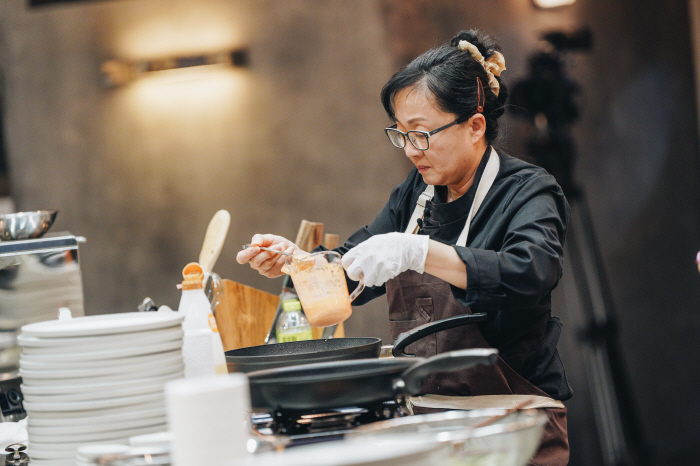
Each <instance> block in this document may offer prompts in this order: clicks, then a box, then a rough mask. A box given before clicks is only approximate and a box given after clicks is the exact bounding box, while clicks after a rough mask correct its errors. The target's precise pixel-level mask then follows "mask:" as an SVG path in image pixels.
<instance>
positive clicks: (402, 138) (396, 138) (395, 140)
mask: <svg viewBox="0 0 700 466" xmlns="http://www.w3.org/2000/svg"><path fill="white" fill-rule="evenodd" d="M469 118H471V115H469V116H466V117H462V118H457V119H456V120H455V121H453V122H452V123H449V124H447V125H445V126H441V127H439V128H438V129H434V130H432V131H430V132H428V131H418V130H411V131H407V132H405V133H404V132H403V131H399V130H398V129H396V125H394V126H392V127H391V128H384V132H385V133H386V135H387V137H388V138H389V141H391V143H392V144H393V145H394V146H396V147H398V148H399V149H403V148H404V147H406V138H408V140H409V141H411V144H412V145H413V147H415V148H416V149H418V150H428V149H430V136H433V135H435V134H437V133H439V132H440V131H442V130H445V129H447V128H449V127H450V126H454V125H458V124H460V123H464V122H465V121H467V120H468V119H469Z"/></svg>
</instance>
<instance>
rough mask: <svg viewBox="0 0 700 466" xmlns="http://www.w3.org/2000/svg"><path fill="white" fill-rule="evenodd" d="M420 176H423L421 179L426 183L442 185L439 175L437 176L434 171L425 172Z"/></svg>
mask: <svg viewBox="0 0 700 466" xmlns="http://www.w3.org/2000/svg"><path fill="white" fill-rule="evenodd" d="M421 176H422V177H423V181H424V182H425V183H426V184H429V185H433V186H442V185H443V183H442V180H441V179H440V177H438V176H437V175H436V174H434V173H426V174H425V175H424V174H421Z"/></svg>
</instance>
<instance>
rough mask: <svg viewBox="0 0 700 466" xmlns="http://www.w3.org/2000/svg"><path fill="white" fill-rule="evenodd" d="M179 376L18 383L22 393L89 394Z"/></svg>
mask: <svg viewBox="0 0 700 466" xmlns="http://www.w3.org/2000/svg"><path fill="white" fill-rule="evenodd" d="M178 378H180V376H179V375H177V374H173V375H164V376H160V377H146V378H143V379H126V380H121V381H119V382H106V383H92V384H89V383H88V384H73V383H71V384H70V385H66V384H63V385H58V384H51V385H26V384H22V385H20V389H21V390H22V395H25V396H26V395H36V396H42V395H74V394H81V395H90V394H92V393H100V392H102V391H108V390H114V391H116V390H126V389H129V390H132V389H137V388H139V387H148V386H152V385H156V384H160V385H161V386H163V385H165V383H167V382H170V381H171V380H176V379H178Z"/></svg>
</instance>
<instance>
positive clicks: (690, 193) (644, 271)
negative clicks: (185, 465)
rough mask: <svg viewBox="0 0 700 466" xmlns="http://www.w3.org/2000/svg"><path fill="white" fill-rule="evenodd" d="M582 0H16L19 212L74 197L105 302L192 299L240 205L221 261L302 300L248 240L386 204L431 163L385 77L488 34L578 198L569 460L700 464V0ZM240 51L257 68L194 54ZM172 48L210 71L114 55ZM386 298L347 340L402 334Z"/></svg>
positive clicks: (167, 53)
mask: <svg viewBox="0 0 700 466" xmlns="http://www.w3.org/2000/svg"><path fill="white" fill-rule="evenodd" d="M542 2H543V3H544V0H542ZM563 3H568V4H567V5H563V6H557V7H555V8H544V6H545V5H541V4H540V5H538V4H535V3H534V2H533V1H532V0H490V1H486V0H442V1H440V2H435V1H428V0H353V1H340V0H329V1H325V2H319V1H316V0H102V1H99V0H93V1H89V0H82V1H80V0H73V1H49V0H33V1H30V0H2V1H1V2H0V119H1V120H2V126H1V131H0V197H1V200H0V210H2V211H4V212H11V211H28V210H37V209H59V210H60V213H59V215H58V217H57V220H56V224H55V225H54V226H53V227H52V231H70V232H72V233H73V234H76V235H81V236H84V237H85V238H87V243H85V244H83V245H81V259H80V260H81V269H82V282H83V288H84V300H85V312H86V314H99V313H112V312H124V311H133V310H135V309H136V306H137V305H138V304H139V303H140V302H141V301H143V298H145V297H146V296H150V297H151V298H153V299H154V300H155V301H156V302H157V303H158V304H167V305H170V306H171V307H173V308H175V307H176V306H177V303H178V300H179V296H180V292H179V291H178V290H177V289H176V288H175V285H176V283H178V282H179V281H180V280H181V271H182V268H183V266H184V265H185V264H186V263H188V262H190V261H194V260H197V257H198V254H199V250H200V248H201V244H202V241H203V238H204V234H205V231H206V227H207V224H208V222H209V220H210V219H211V217H212V215H213V214H214V213H215V212H216V211H217V210H219V209H226V210H228V211H229V212H230V213H231V215H232V222H231V227H230V230H229V234H228V239H227V243H226V245H225V246H224V250H223V252H222V255H221V257H220V259H219V261H218V263H217V265H216V268H215V271H217V272H218V273H219V274H220V275H221V276H222V277H224V278H229V279H232V280H235V281H237V282H240V283H244V284H246V285H250V286H253V287H255V288H258V289H261V290H265V291H269V292H271V293H274V294H278V293H279V291H280V288H281V281H280V280H279V279H278V280H268V279H266V278H264V277H261V276H259V275H258V274H257V273H256V272H254V271H252V270H250V269H249V268H248V267H243V266H240V265H238V264H237V263H236V262H235V254H236V252H237V251H238V250H239V249H240V247H241V245H242V244H243V243H247V242H249V241H250V238H251V236H252V235H253V234H254V233H275V234H279V235H282V236H285V237H288V238H291V239H294V237H295V235H296V232H297V229H298V227H299V223H300V221H301V220H302V219H307V220H310V221H315V222H323V223H324V226H325V231H326V232H331V233H337V234H339V235H340V239H341V241H343V240H345V239H346V238H347V237H348V236H349V235H350V234H351V233H352V232H354V231H355V230H356V229H358V228H360V227H361V226H363V225H365V224H367V223H369V222H371V221H372V219H373V218H374V216H375V215H376V213H377V212H378V211H379V210H380V209H381V207H382V206H383V205H384V203H385V202H386V200H387V199H388V196H389V193H390V191H391V189H392V188H393V187H394V186H395V185H396V184H398V183H399V182H401V181H402V180H403V179H404V177H405V176H406V174H407V173H408V171H409V170H410V168H411V166H412V165H411V164H410V162H409V161H408V160H407V159H406V157H405V156H404V155H403V152H402V151H399V150H396V149H394V148H393V147H392V146H391V145H390V144H389V142H388V141H387V140H386V137H385V135H384V134H383V132H382V129H383V128H384V127H385V126H386V125H387V123H388V121H387V118H386V116H385V114H384V111H383V109H382V107H381V104H380V102H379V91H380V89H381V87H382V85H383V84H384V82H385V81H386V80H387V79H388V78H389V77H390V76H391V75H392V74H393V73H394V72H395V71H396V70H397V69H398V68H399V67H400V66H402V65H404V64H406V63H407V62H409V61H410V60H411V59H412V58H414V57H415V56H417V55H419V54H420V53H422V52H423V51H425V50H427V49H429V48H431V47H433V46H436V45H440V44H442V43H444V42H446V41H448V40H449V39H450V38H451V37H452V36H453V35H454V34H455V33H456V32H457V31H459V30H461V29H469V28H479V29H481V30H483V31H485V32H487V33H489V34H492V35H494V36H495V37H497V38H498V39H499V41H500V43H501V46H502V48H503V53H504V55H505V58H506V66H507V71H506V72H505V73H504V74H503V79H504V80H505V82H506V83H507V85H508V86H509V88H510V90H511V93H512V95H513V97H516V96H517V100H514V103H515V104H518V105H517V107H515V106H514V107H513V108H512V109H510V110H512V111H508V112H507V113H506V115H505V116H504V120H503V122H502V130H503V135H502V136H503V137H502V139H501V141H500V142H499V147H500V148H502V149H504V150H505V151H506V152H508V153H510V154H511V155H514V156H518V157H522V158H524V159H526V160H529V161H532V162H535V163H540V164H542V165H546V166H547V168H548V169H550V170H552V171H553V172H557V173H555V174H557V175H558V177H561V179H560V183H562V184H566V185H567V186H566V187H565V189H567V195H568V196H569V200H570V202H571V203H572V207H573V208H574V216H573V217H572V230H571V232H570V235H573V239H572V238H569V240H570V243H569V244H568V245H567V246H568V249H567V251H568V255H567V258H566V260H567V266H566V269H565V272H564V278H563V280H562V282H561V284H560V286H559V287H558V288H557V290H556V291H555V296H554V305H553V309H554V313H555V314H556V315H558V316H560V317H561V318H562V320H563V321H564V325H565V327H564V336H563V340H562V342H561V344H560V351H561V353H562V359H563V360H564V364H565V366H566V367H567V371H568V375H569V382H570V384H571V385H572V387H573V388H574V391H575V395H574V398H573V399H571V400H570V401H569V402H567V406H568V408H569V435H570V440H571V450H572V456H571V464H572V465H603V464H604V465H613V464H653V465H695V464H698V463H700V459H699V458H700V422H698V415H699V414H700V400H699V398H698V386H700V372H699V371H698V367H700V338H698V336H699V335H700V275H698V269H697V268H696V265H695V261H694V259H695V254H696V252H697V251H698V249H700V154H699V152H698V134H699V126H698V118H697V110H698V103H699V102H700V99H699V98H698V93H697V92H696V88H697V87H698V86H697V84H698V83H699V82H700V80H699V78H698V76H700V68H698V67H699V66H700V0H690V1H684V0H673V1H667V2H663V3H660V2H655V1H654V2H652V1H650V0H639V1H636V2H630V1H626V0H578V1H572V0H569V1H565V2H563ZM547 33H555V34H554V35H551V34H550V35H549V36H548V40H543V37H544V36H545V35H546V34H547ZM232 51H236V52H237V54H234V55H227V57H229V56H233V57H234V59H232V60H228V59H227V60H226V61H227V63H228V61H233V64H234V65H243V66H231V65H228V64H226V65H218V66H189V65H198V64H202V63H203V62H205V61H206V57H212V56H219V55H216V54H220V53H221V52H225V53H226V54H229V53H230V52H232ZM173 57H176V58H177V57H179V60H180V61H179V62H178V63H180V64H181V65H182V66H186V65H187V67H186V68H183V69H174V70H168V71H160V72H143V73H138V75H137V76H129V75H128V73H126V75H125V74H124V72H121V74H120V72H119V69H117V72H113V73H112V74H109V75H107V74H105V73H104V69H105V67H104V66H103V65H104V64H105V62H108V61H110V60H116V61H117V63H141V64H143V63H146V64H147V66H150V68H151V69H158V68H159V66H160V65H162V64H163V60H165V59H167V58H173ZM111 63H112V64H114V63H115V62H114V61H112V62H111ZM159 64H160V65H159ZM144 66H146V65H144ZM160 67H163V66H160ZM166 67H167V66H166ZM122 71H123V70H122ZM119 78H124V79H123V80H122V81H120V79H119ZM117 81H119V82H117ZM528 83H529V84H530V85H531V86H530V87H528ZM533 85H534V88H533V87H532V86H533ZM538 86H540V87H538ZM542 86H544V87H542ZM516 88H518V89H519V90H518V92H517V93H516V92H514V90H515V89H516ZM540 88H541V89H545V95H549V94H547V90H548V89H554V90H558V92H560V93H559V94H557V98H556V99H554V100H553V101H548V100H547V98H546V97H543V96H542V94H537V93H536V92H535V91H534V90H533V89H540ZM557 141H558V142H559V144H558V145H557V144H554V142H557ZM537 147H539V148H540V149H542V150H543V151H542V152H537V151H534V150H533V148H537ZM545 149H550V150H548V151H547V150H545ZM538 153H547V154H548V155H549V157H548V158H543V159H538V158H537V154H538ZM587 214H588V215H587ZM589 220H590V222H589ZM572 232H573V233H572ZM591 240H592V241H593V243H592V242H591ZM587 241H588V242H587ZM587 245H588V246H587ZM572 248H574V249H573V250H572ZM596 290H597V291H596ZM587 292H588V293H589V295H590V296H588V295H586V293H587ZM596 300H597V301H601V302H603V305H602V309H604V312H603V313H602V314H601V311H600V308H601V307H600V306H599V307H598V308H596V309H598V311H597V312H598V314H597V315H596V314H595V313H594V314H591V309H592V308H593V307H595V305H594V304H595V302H596ZM376 301H377V302H373V303H370V304H368V305H366V306H363V307H358V308H356V309H355V312H354V314H353V316H352V317H351V318H350V320H349V321H347V322H346V333H347V334H348V335H350V336H379V337H383V338H384V339H385V341H387V342H388V340H389V332H388V328H387V324H386V303H385V301H383V300H376ZM379 301H381V302H379ZM591 303H593V305H591ZM606 387H607V388H606Z"/></svg>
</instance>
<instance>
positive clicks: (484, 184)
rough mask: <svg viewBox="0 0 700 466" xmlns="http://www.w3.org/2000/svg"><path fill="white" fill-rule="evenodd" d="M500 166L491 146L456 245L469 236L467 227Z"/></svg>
mask: <svg viewBox="0 0 700 466" xmlns="http://www.w3.org/2000/svg"><path fill="white" fill-rule="evenodd" d="M500 168H501V161H500V159H499V158H498V154H497V153H496V151H495V150H494V148H493V147H492V148H491V153H490V154H489V161H488V162H486V168H484V173H483V175H481V180H479V186H477V187H476V194H474V202H472V207H471V208H470V209H469V216H467V223H466V224H465V225H464V230H462V234H460V235H459V239H458V240H457V243H455V244H457V246H462V247H465V246H466V245H467V237H468V236H469V227H470V226H471V223H472V219H473V218H474V216H475V215H476V213H477V212H478V211H479V207H481V203H482V202H484V199H485V198H486V194H487V193H488V192H489V189H491V186H492V185H493V182H494V181H496V176H498V170H499V169H500Z"/></svg>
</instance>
